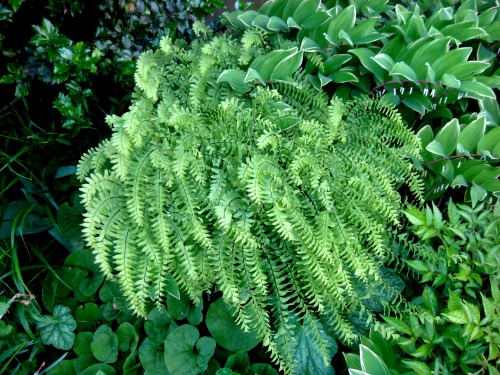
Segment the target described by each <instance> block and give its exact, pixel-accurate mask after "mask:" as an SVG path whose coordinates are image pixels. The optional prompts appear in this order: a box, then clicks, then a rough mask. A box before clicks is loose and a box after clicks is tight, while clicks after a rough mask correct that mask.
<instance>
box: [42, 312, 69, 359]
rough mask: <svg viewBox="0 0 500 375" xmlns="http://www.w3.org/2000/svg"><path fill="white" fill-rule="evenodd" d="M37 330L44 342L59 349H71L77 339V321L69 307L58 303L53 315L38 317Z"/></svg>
mask: <svg viewBox="0 0 500 375" xmlns="http://www.w3.org/2000/svg"><path fill="white" fill-rule="evenodd" d="M38 319H39V320H38V322H37V330H38V331H40V336H41V337H42V340H43V343H44V344H45V345H52V346H54V347H55V348H57V349H61V350H69V349H71V347H72V346H73V343H74V341H75V334H74V332H73V331H74V330H75V329H76V321H75V319H73V317H72V316H71V310H70V309H69V307H66V306H62V305H57V306H55V307H54V311H53V313H52V316H50V315H44V316H42V317H41V318H38Z"/></svg>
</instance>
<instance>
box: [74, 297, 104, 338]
mask: <svg viewBox="0 0 500 375" xmlns="http://www.w3.org/2000/svg"><path fill="white" fill-rule="evenodd" d="M75 320H76V324H77V326H78V330H79V331H93V330H94V329H93V328H94V325H95V324H96V322H97V321H98V320H99V306H97V305H96V304H95V303H94V302H88V303H86V304H85V305H81V306H78V308H77V309H76V310H75Z"/></svg>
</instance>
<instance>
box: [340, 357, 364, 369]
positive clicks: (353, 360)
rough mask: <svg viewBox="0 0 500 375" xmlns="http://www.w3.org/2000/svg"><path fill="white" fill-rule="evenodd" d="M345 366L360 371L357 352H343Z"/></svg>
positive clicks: (359, 360)
mask: <svg viewBox="0 0 500 375" xmlns="http://www.w3.org/2000/svg"><path fill="white" fill-rule="evenodd" d="M343 354H344V359H345V362H346V364H347V368H349V369H353V370H360V371H361V359H360V357H359V355H358V354H354V353H343Z"/></svg>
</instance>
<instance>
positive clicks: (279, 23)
mask: <svg viewBox="0 0 500 375" xmlns="http://www.w3.org/2000/svg"><path fill="white" fill-rule="evenodd" d="M267 28H268V29H269V30H272V31H284V32H288V31H290V28H289V27H288V25H287V24H286V22H285V21H283V20H282V19H281V18H278V17H276V16H272V17H271V18H270V19H269V22H268V23H267Z"/></svg>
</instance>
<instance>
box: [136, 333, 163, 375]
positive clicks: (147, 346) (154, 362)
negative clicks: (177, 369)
mask: <svg viewBox="0 0 500 375" xmlns="http://www.w3.org/2000/svg"><path fill="white" fill-rule="evenodd" d="M163 347H164V346H163V343H162V345H161V347H160V346H157V345H155V344H153V343H152V342H151V340H150V339H149V338H148V337H147V338H146V339H145V340H144V341H143V342H142V344H141V346H140V347H139V359H140V361H141V365H142V367H143V368H144V370H145V375H156V374H162V375H163V374H164V375H169V374H170V373H169V372H168V370H167V366H165V355H164V352H163Z"/></svg>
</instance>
